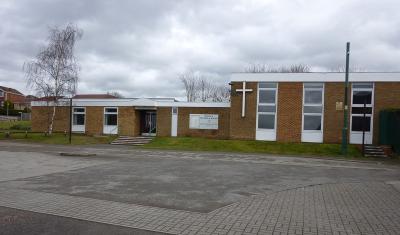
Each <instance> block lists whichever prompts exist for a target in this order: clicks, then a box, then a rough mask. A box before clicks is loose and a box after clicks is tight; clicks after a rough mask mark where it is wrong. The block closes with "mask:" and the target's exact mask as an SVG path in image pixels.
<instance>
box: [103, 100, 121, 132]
mask: <svg viewBox="0 0 400 235" xmlns="http://www.w3.org/2000/svg"><path fill="white" fill-rule="evenodd" d="M103 133H104V134H112V135H116V134H118V108H114V107H113V108H108V107H106V108H104V125H103Z"/></svg>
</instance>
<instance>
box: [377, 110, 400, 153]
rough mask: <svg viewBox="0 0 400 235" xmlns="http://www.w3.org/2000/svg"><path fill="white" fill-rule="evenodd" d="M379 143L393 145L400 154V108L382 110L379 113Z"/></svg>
mask: <svg viewBox="0 0 400 235" xmlns="http://www.w3.org/2000/svg"><path fill="white" fill-rule="evenodd" d="M379 143H380V144H383V145H391V146H392V147H393V150H394V151H395V152H396V153H397V154H400V109H391V110H382V111H381V112H380V113H379Z"/></svg>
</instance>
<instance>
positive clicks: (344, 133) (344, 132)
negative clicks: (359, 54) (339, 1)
mask: <svg viewBox="0 0 400 235" xmlns="http://www.w3.org/2000/svg"><path fill="white" fill-rule="evenodd" d="M349 60H350V42H347V44H346V75H345V83H344V112H343V113H344V114H343V115H344V117H343V129H342V148H341V152H342V154H343V155H347V129H348V126H347V125H348V120H347V119H348V111H349V106H348V97H347V93H348V88H349V63H350V61H349Z"/></svg>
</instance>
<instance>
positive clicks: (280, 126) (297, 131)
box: [276, 82, 303, 142]
mask: <svg viewBox="0 0 400 235" xmlns="http://www.w3.org/2000/svg"><path fill="white" fill-rule="evenodd" d="M302 99H303V83H301V82H290V83H289V82H287V83H286V82H281V83H279V85H278V116H277V133H276V135H277V136H276V137H277V141H279V142H300V141H301V129H302V108H303V107H302V106H303V101H302Z"/></svg>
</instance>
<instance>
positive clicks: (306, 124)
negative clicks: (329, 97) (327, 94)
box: [303, 83, 324, 131]
mask: <svg viewBox="0 0 400 235" xmlns="http://www.w3.org/2000/svg"><path fill="white" fill-rule="evenodd" d="M303 95H304V99H303V130H304V131H321V130H322V114H323V109H324V105H323V103H324V98H323V96H324V84H323V83H304V94H303Z"/></svg>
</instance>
